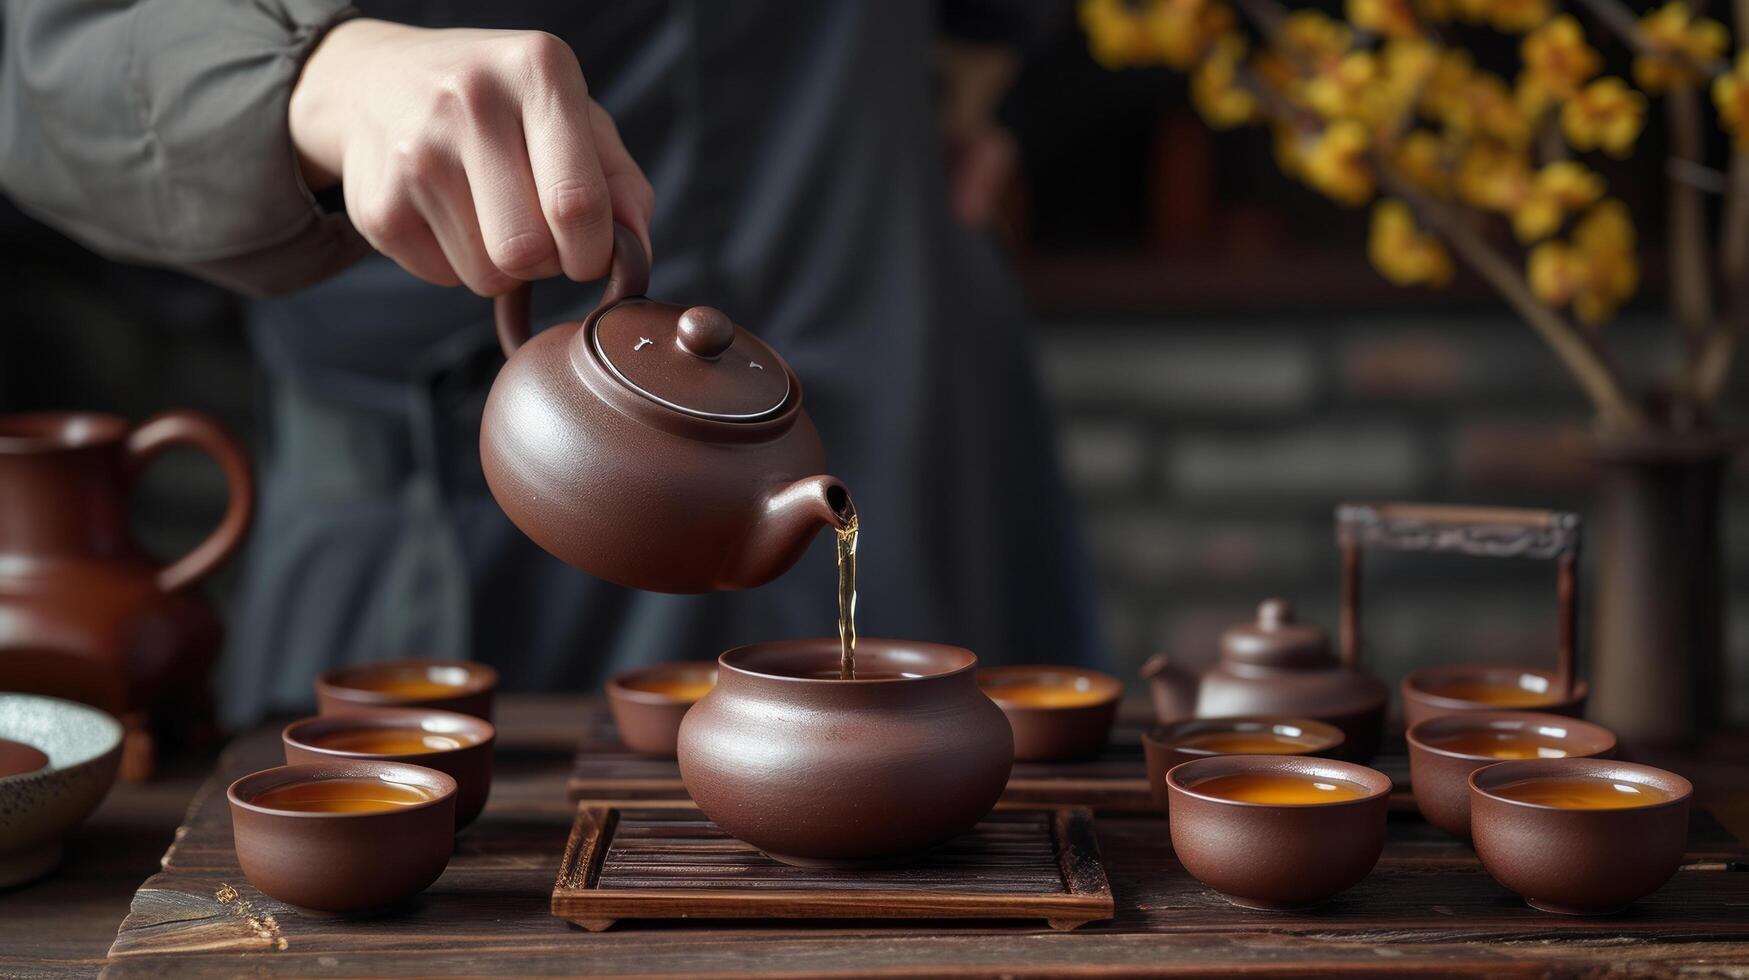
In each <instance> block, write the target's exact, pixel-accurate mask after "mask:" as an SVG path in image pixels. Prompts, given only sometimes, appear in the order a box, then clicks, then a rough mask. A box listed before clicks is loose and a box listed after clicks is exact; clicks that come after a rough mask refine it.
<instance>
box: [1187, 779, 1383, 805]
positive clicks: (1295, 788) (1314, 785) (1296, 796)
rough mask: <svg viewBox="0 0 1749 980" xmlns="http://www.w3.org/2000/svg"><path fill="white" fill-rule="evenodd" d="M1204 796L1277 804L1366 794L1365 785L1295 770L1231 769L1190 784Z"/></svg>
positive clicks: (1332, 800)
mask: <svg viewBox="0 0 1749 980" xmlns="http://www.w3.org/2000/svg"><path fill="white" fill-rule="evenodd" d="M1190 788H1191V789H1192V790H1194V791H1196V792H1197V793H1200V794H1202V795H1204V796H1213V797H1215V798H1217V799H1222V800H1232V801H1233V802H1235V803H1269V804H1275V805H1278V806H1315V805H1317V804H1320V803H1342V802H1345V801H1348V800H1358V799H1362V798H1364V797H1366V796H1367V795H1368V793H1367V789H1366V787H1365V786H1362V785H1360V784H1359V783H1353V782H1349V781H1348V780H1346V779H1336V778H1333V777H1330V776H1319V775H1312V774H1308V773H1297V772H1235V773H1228V774H1227V775H1225V776H1213V777H1210V778H1208V779H1205V780H1203V781H1202V782H1199V783H1196V784H1194V785H1192V786H1191V787H1190Z"/></svg>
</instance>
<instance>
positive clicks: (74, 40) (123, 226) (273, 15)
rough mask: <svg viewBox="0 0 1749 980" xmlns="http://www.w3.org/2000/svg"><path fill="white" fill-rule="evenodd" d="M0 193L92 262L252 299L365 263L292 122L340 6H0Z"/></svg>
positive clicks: (34, 0) (297, 0)
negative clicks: (140, 268)
mask: <svg viewBox="0 0 1749 980" xmlns="http://www.w3.org/2000/svg"><path fill="white" fill-rule="evenodd" d="M0 3H3V4H4V7H3V8H0V10H3V11H4V18H5V19H4V21H3V22H0V32H3V36H0V44H3V48H0V189H3V190H4V191H5V192H6V193H7V194H8V195H9V196H11V197H12V198H13V200H14V201H16V202H17V203H18V205H19V206H20V207H22V208H23V209H24V210H26V211H28V212H30V213H31V214H33V215H35V216H37V217H38V218H40V219H41V220H43V221H45V222H47V223H48V224H50V225H53V226H55V227H56V228H59V229H60V230H61V231H63V232H65V233H67V234H68V235H71V236H73V237H74V238H76V239H78V240H79V241H81V242H83V243H85V244H86V245H88V246H90V247H92V248H94V249H96V250H98V251H99V252H102V253H104V254H107V255H110V256H113V257H115V258H118V259H124V260H127V261H133V262H142V263H149V264H153V265H164V266H170V267H173V268H179V269H182V270H184V271H187V272H191V273H193V274H195V275H198V276H201V277H202V278H205V279H209V280H212V281H214V282H217V283H220V284H221V285H225V286H229V287H231V288H234V289H237V290H241V291H243V292H247V293H252V294H265V293H276V292H285V291H288V290H293V289H297V288H299V287H302V286H305V285H308V284H309V283H312V282H315V281H317V280H319V279H322V278H324V277H325V276H328V275H331V274H333V273H335V272H338V271H339V270H340V269H342V268H344V267H345V266H346V265H348V264H350V263H351V262H352V261H354V260H355V259H357V258H358V257H359V256H361V255H363V254H364V253H365V252H366V251H367V250H368V246H367V245H365V243H364V241H363V240H362V239H361V238H360V237H359V236H358V234H357V233H356V232H355V231H353V229H352V227H351V225H350V224H349V223H348V222H347V221H346V218H345V216H344V215H338V214H326V213H324V212H323V210H322V209H321V207H320V206H318V205H317V203H316V201H315V199H314V197H313V196H312V195H311V194H310V190H309V188H308V187H307V186H305V184H304V182H303V180H302V179H301V178H300V176H299V174H298V166H297V160H296V154H295V152H294V150H293V149H292V145H291V137H290V133H289V131H288V129H287V125H286V106H287V102H288V100H289V98H290V94H291V89H292V85H293V83H294V82H295V81H296V80H297V75H298V71H299V70H300V69H301V68H302V66H303V60H304V57H305V56H306V55H307V54H308V53H309V51H310V50H311V49H312V48H313V47H314V46H315V43H316V41H317V40H318V39H319V38H320V37H321V34H322V32H323V31H324V30H326V29H327V28H328V27H329V26H331V25H333V24H335V23H337V22H338V21H340V20H342V19H344V18H346V17H348V16H350V15H351V14H352V10H351V8H350V7H349V6H348V5H347V3H346V2H345V0H127V2H116V0H0Z"/></svg>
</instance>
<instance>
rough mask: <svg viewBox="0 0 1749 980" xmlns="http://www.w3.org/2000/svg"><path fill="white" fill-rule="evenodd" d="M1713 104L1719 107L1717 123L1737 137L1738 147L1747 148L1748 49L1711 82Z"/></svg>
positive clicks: (1748, 116)
mask: <svg viewBox="0 0 1749 980" xmlns="http://www.w3.org/2000/svg"><path fill="white" fill-rule="evenodd" d="M1713 104H1715V105H1717V106H1718V108H1719V125H1721V126H1723V127H1725V130H1726V131H1727V132H1729V133H1731V134H1732V135H1733V136H1735V137H1736V138H1737V146H1738V148H1739V149H1749V51H1745V52H1743V53H1742V54H1740V55H1738V56H1737V66H1736V67H1735V68H1733V69H1731V70H1730V71H1729V72H1727V73H1725V74H1723V75H1720V76H1719V78H1718V80H1717V81H1714V82H1713Z"/></svg>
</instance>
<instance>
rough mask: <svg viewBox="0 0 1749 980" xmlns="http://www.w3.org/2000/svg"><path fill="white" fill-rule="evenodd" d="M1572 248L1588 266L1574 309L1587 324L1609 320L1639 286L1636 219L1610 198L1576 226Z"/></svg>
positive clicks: (1618, 202) (1620, 203) (1593, 209)
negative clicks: (1635, 235) (1635, 234)
mask: <svg viewBox="0 0 1749 980" xmlns="http://www.w3.org/2000/svg"><path fill="white" fill-rule="evenodd" d="M1573 248H1574V250H1575V251H1577V252H1578V254H1579V256H1580V258H1581V259H1582V261H1583V262H1584V265H1585V282H1584V285H1583V286H1582V287H1581V288H1580V290H1579V292H1578V294H1577V295H1575V296H1574V297H1573V312H1575V313H1577V314H1579V319H1581V320H1584V321H1585V322H1586V323H1600V322H1602V321H1604V320H1607V319H1609V317H1610V315H1611V314H1612V313H1614V312H1615V309H1616V307H1618V306H1620V305H1621V304H1622V303H1623V302H1625V301H1626V300H1627V299H1628V298H1629V297H1631V296H1633V294H1634V291H1635V290H1637V289H1638V288H1639V285H1640V264H1639V258H1638V256H1636V255H1635V254H1634V222H1633V219H1632V218H1631V217H1629V215H1628V209H1627V205H1625V204H1623V203H1622V202H1620V201H1618V200H1615V199H1614V198H1611V199H1610V200H1607V201H1604V202H1603V203H1602V204H1599V205H1598V206H1597V207H1595V208H1592V209H1591V213H1590V214H1588V215H1586V216H1585V218H1584V220H1582V221H1580V222H1579V224H1578V226H1577V227H1575V228H1574V229H1573Z"/></svg>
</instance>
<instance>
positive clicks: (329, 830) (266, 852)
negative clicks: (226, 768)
mask: <svg viewBox="0 0 1749 980" xmlns="http://www.w3.org/2000/svg"><path fill="white" fill-rule="evenodd" d="M322 780H380V781H382V782H385V783H390V784H394V785H396V786H401V787H412V788H415V789H417V790H418V791H420V792H422V793H423V794H425V795H427V796H428V797H429V798H428V799H426V800H424V801H423V802H420V803H415V804H412V805H409V806H401V807H396V808H394V809H391V810H379V811H375V812H366V813H318V812H307V811H295V810H284V809H270V808H268V807H265V806H260V805H257V804H256V803H255V802H254V801H255V800H257V799H259V798H260V797H261V796H262V795H263V794H265V793H268V792H270V791H273V790H277V789H283V788H285V787H289V786H294V785H300V784H304V783H311V782H318V781H322ZM225 795H226V797H227V799H229V801H230V804H231V829H232V835H233V837H234V838H235V841H236V846H237V863H238V864H239V865H241V866H242V868H243V876H244V877H245V878H248V879H249V883H250V884H252V885H254V886H255V887H256V888H258V889H260V890H261V891H262V892H263V893H264V894H266V895H268V896H270V897H272V898H276V899H278V900H280V901H282V902H286V903H288V904H291V905H297V906H301V907H303V908H309V909H318V910H321V911H324V912H359V911H364V910H366V909H376V908H383V907H385V906H389V905H393V904H395V903H397V902H400V901H403V900H404V899H408V898H411V897H412V896H414V895H417V894H418V893H420V892H422V891H424V890H425V889H426V888H428V887H430V886H431V883H432V882H434V881H436V880H437V878H438V876H439V875H441V874H443V869H444V868H445V867H447V866H448V865H449V858H450V854H451V852H452V851H453V849H454V846H455V797H456V782H455V780H454V779H452V778H451V777H449V776H448V775H446V774H444V773H441V772H438V771H437V770H435V769H428V768H426V767H424V766H410V765H406V764H404V763H399V762H371V761H363V760H359V761H351V762H339V761H331V762H318V763H305V764H301V765H295V766H279V767H278V768H274V769H263V770H261V771H260V772H255V773H250V774H249V775H247V776H244V777H243V778H241V779H239V780H237V781H236V782H234V783H232V784H231V786H230V789H228V790H226V793H225Z"/></svg>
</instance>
